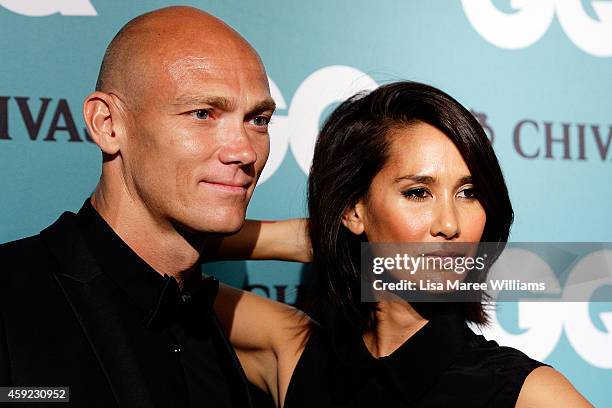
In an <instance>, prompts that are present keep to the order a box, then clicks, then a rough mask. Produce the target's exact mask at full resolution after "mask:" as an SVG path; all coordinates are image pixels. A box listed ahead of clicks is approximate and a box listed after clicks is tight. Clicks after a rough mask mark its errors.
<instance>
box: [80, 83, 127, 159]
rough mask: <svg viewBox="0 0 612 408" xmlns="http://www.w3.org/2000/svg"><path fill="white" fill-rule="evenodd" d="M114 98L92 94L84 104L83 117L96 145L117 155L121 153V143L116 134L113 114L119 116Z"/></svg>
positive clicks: (108, 152) (110, 153)
mask: <svg viewBox="0 0 612 408" xmlns="http://www.w3.org/2000/svg"><path fill="white" fill-rule="evenodd" d="M113 102H114V101H113V100H112V96H111V95H109V94H107V93H104V92H97V91H96V92H94V93H92V94H90V95H89V96H88V97H87V98H86V99H85V102H83V117H84V118H85V124H86V125H87V130H88V131H89V135H90V136H91V138H92V140H93V141H94V143H95V144H97V145H98V146H99V147H100V150H102V151H103V152H104V153H106V154H108V155H115V154H117V152H119V141H118V140H117V134H116V133H115V126H116V123H114V122H115V120H116V119H118V118H116V117H113V113H114V114H115V116H116V115H118V112H116V110H115V112H113V110H114V109H112V106H113Z"/></svg>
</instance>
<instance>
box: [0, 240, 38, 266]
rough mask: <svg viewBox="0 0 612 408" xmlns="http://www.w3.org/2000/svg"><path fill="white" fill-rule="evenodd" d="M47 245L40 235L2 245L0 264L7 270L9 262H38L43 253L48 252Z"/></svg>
mask: <svg viewBox="0 0 612 408" xmlns="http://www.w3.org/2000/svg"><path fill="white" fill-rule="evenodd" d="M46 251H47V250H46V248H45V245H44V243H43V241H42V239H41V237H40V235H39V234H36V235H33V236H31V237H27V238H21V239H18V240H16V241H11V242H7V243H4V244H0V264H1V265H2V266H3V268H2V269H3V270H4V269H7V267H8V266H10V265H7V262H11V261H22V262H24V263H32V262H36V261H37V259H38V257H39V255H40V254H41V253H44V252H46Z"/></svg>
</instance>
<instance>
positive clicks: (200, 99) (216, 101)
mask: <svg viewBox="0 0 612 408" xmlns="http://www.w3.org/2000/svg"><path fill="white" fill-rule="evenodd" d="M173 105H176V106H181V105H189V106H195V105H209V106H212V107H213V108H217V109H219V110H222V111H225V112H231V111H233V110H234V109H235V107H236V103H235V101H234V100H232V99H229V98H226V97H224V96H212V95H181V96H179V97H177V98H176V99H175V101H174V103H173Z"/></svg>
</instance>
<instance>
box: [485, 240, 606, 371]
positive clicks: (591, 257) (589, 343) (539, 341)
mask: <svg viewBox="0 0 612 408" xmlns="http://www.w3.org/2000/svg"><path fill="white" fill-rule="evenodd" d="M498 262H501V263H502V264H504V265H506V269H507V272H508V273H509V275H507V276H506V277H511V278H513V279H522V280H525V281H529V276H530V274H531V273H532V271H534V270H537V271H539V272H538V273H540V272H545V275H546V276H545V280H546V285H547V287H549V288H551V289H553V290H554V291H556V292H558V293H559V295H560V298H559V300H560V302H559V301H551V302H518V303H517V308H518V310H517V315H518V321H517V323H518V327H519V329H520V330H521V331H522V333H520V334H512V333H508V332H507V331H506V330H504V328H503V327H502V325H501V324H500V323H499V320H498V319H497V316H496V313H491V325H490V326H487V327H485V328H484V329H482V330H481V331H482V332H483V334H484V335H485V336H486V337H488V338H491V339H495V340H497V341H498V342H499V343H500V344H502V345H504V346H511V347H515V348H518V349H519V350H522V351H524V352H525V353H527V354H528V355H529V356H530V357H532V358H535V359H538V360H544V359H546V358H547V357H548V356H549V355H550V354H551V353H552V352H553V350H554V349H555V348H556V346H557V344H558V342H559V339H560V338H561V334H562V333H563V332H564V331H565V335H566V337H567V339H568V341H569V343H570V344H571V346H572V348H573V349H574V351H575V352H576V353H577V354H578V355H579V356H580V357H582V359H584V361H586V362H588V363H589V364H591V365H592V366H594V367H598V368H602V369H610V368H612V347H610V345H611V344H612V312H609V311H605V312H600V313H598V316H597V317H598V318H599V320H600V321H601V324H602V325H603V327H604V328H605V331H601V330H600V329H598V328H597V327H596V326H595V325H594V324H593V321H592V319H591V313H592V312H591V310H590V306H591V305H592V303H589V302H576V300H577V299H592V297H593V295H594V294H595V293H596V292H597V291H598V290H599V289H601V288H604V287H609V286H612V278H611V277H610V275H609V273H599V272H598V271H601V270H602V265H603V266H606V265H612V250H609V249H607V250H598V251H595V252H592V253H590V254H588V255H586V256H584V257H583V258H582V259H580V260H579V261H578V262H577V263H576V264H575V265H574V267H573V268H572V270H571V272H570V273H569V275H568V277H567V281H566V282H565V288H564V289H563V290H562V289H561V287H560V285H559V282H558V280H557V278H556V276H555V273H554V272H553V271H552V270H551V268H550V266H549V265H548V264H547V263H546V261H544V259H542V258H540V256H538V255H536V254H535V253H533V252H530V251H528V250H526V249H521V248H510V249H508V250H506V251H504V252H503V253H502V255H501V256H500V259H499V261H498ZM608 268H609V267H607V266H606V267H604V268H603V269H604V270H609V269H608ZM492 273H493V274H494V273H495V272H494V271H493V270H492ZM496 306H497V309H498V310H504V309H505V308H506V307H509V306H510V304H509V303H498V304H497V305H496ZM476 330H478V329H476Z"/></svg>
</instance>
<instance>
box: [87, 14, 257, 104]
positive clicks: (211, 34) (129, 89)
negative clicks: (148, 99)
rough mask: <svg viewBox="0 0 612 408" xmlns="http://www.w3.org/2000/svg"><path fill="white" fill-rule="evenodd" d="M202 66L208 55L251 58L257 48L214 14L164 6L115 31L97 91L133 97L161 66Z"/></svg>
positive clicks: (152, 80)
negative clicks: (190, 63) (189, 61)
mask: <svg viewBox="0 0 612 408" xmlns="http://www.w3.org/2000/svg"><path fill="white" fill-rule="evenodd" d="M181 58H183V59H185V58H187V59H189V58H191V59H192V61H194V62H197V63H198V64H199V65H200V66H203V65H206V63H207V62H206V61H207V59H215V58H233V59H241V60H244V59H250V60H253V61H254V63H255V64H259V65H260V66H261V68H262V69H263V66H262V65H261V61H260V59H259V56H258V54H257V53H256V51H255V50H254V49H253V48H252V47H251V46H250V44H249V43H248V42H247V41H246V40H245V39H244V38H242V36H240V34H238V33H237V32H236V31H235V30H233V29H232V28H231V27H229V26H228V25H227V24H225V23H224V22H223V21H221V20H219V19H218V18H216V17H214V16H212V15H210V14H208V13H205V12H203V11H201V10H198V9H196V8H193V7H185V6H177V7H167V8H163V9H159V10H155V11H152V12H149V13H146V14H143V15H140V16H138V17H136V18H134V19H132V20H130V21H129V22H128V23H127V24H125V25H124V26H123V27H122V28H121V30H119V32H118V33H117V35H115V37H114V38H113V40H112V41H111V43H110V44H109V46H108V48H107V49H106V53H105V54H104V58H103V60H102V65H101V67H100V73H99V75H98V80H97V83H96V90H97V91H101V92H107V93H110V92H113V93H117V94H119V95H122V96H124V97H125V98H126V99H128V100H134V99H136V98H137V97H138V96H140V95H141V93H142V92H143V89H144V88H146V87H148V86H152V85H153V84H155V83H156V82H157V80H158V77H159V75H160V74H161V73H160V72H159V70H160V69H163V70H165V71H169V72H170V74H172V69H173V67H172V64H173V62H174V61H175V60H179V59H181Z"/></svg>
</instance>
